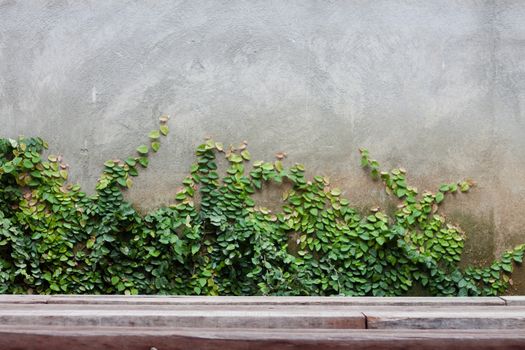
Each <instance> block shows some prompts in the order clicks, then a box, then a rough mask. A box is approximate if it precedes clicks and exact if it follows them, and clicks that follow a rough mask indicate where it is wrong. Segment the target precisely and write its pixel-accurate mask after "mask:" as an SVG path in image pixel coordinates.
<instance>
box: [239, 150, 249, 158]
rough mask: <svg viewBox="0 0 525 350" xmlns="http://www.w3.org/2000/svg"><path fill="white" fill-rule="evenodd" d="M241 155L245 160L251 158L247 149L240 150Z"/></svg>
mask: <svg viewBox="0 0 525 350" xmlns="http://www.w3.org/2000/svg"><path fill="white" fill-rule="evenodd" d="M241 157H243V158H244V159H245V160H250V159H251V155H250V152H248V150H244V151H242V152H241Z"/></svg>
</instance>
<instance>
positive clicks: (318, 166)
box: [0, 0, 525, 293]
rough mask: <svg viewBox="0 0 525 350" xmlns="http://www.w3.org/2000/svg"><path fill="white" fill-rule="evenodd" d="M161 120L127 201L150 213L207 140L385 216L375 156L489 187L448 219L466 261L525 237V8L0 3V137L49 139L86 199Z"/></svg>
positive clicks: (455, 202) (523, 282)
mask: <svg viewBox="0 0 525 350" xmlns="http://www.w3.org/2000/svg"><path fill="white" fill-rule="evenodd" d="M163 113H167V114H170V115H172V116H173V118H172V121H171V126H172V133H171V135H170V136H169V137H168V139H167V140H163V144H164V147H163V148H162V149H161V151H160V152H159V154H157V155H155V157H154V158H153V160H152V163H151V167H150V169H148V170H147V171H146V172H143V173H142V174H141V177H140V178H138V179H137V181H136V185H135V187H134V188H133V189H132V190H131V191H129V194H128V196H129V198H130V199H131V200H132V201H134V202H135V203H136V204H137V206H138V207H140V208H142V209H143V210H147V209H151V208H154V207H158V206H161V205H165V204H168V203H170V202H171V201H172V200H173V197H174V194H175V192H176V188H177V186H178V184H179V182H180V181H181V178H182V177H183V175H184V174H186V172H187V171H188V168H189V165H190V164H191V162H192V161H193V160H194V158H193V150H194V147H195V146H196V145H197V144H198V143H200V141H202V140H203V138H204V137H205V136H213V137H214V138H215V139H217V140H220V141H223V142H225V143H238V142H240V141H242V140H247V141H248V142H249V147H250V150H251V151H252V154H253V155H254V158H258V159H273V155H274V154H275V153H276V152H279V151H286V152H287V153H288V154H289V159H288V162H289V163H294V162H301V163H305V164H306V166H307V168H308V169H310V173H311V174H313V173H322V174H327V175H329V176H331V178H332V180H333V181H335V182H336V183H337V184H339V185H340V186H341V187H342V189H343V190H344V191H345V194H346V195H347V196H348V197H349V198H350V199H351V200H352V201H353V202H354V203H355V204H356V205H358V206H360V207H366V206H368V205H375V204H377V203H385V202H387V201H388V200H387V199H386V198H385V195H384V192H383V191H382V187H381V186H380V185H379V184H376V183H373V182H372V181H370V180H369V179H368V178H367V177H366V175H365V174H364V173H363V172H362V171H361V170H360V169H359V162H358V159H359V156H358V152H357V150H358V148H359V147H367V148H369V149H370V152H371V154H372V155H373V156H374V157H375V158H377V159H378V160H380V161H382V163H383V164H384V165H385V167H393V166H404V167H405V168H406V169H407V170H408V172H409V176H410V178H411V179H412V181H413V182H414V183H415V184H416V185H417V186H418V187H419V188H427V189H435V188H437V186H438V185H439V184H440V183H441V182H448V181H455V180H460V179H463V178H469V177H470V178H473V179H475V180H476V181H477V183H478V186H477V187H476V188H475V189H474V190H473V191H472V192H471V193H469V194H468V195H457V196H456V197H457V198H453V199H451V200H449V201H448V203H446V204H445V208H444V209H445V212H446V213H447V215H448V217H449V218H450V220H452V221H453V222H457V223H459V224H461V225H462V226H463V228H464V229H465V231H466V232H467V249H466V260H467V261H469V262H474V263H481V264H484V263H487V262H488V261H489V260H490V259H492V258H493V257H494V256H497V255H498V254H500V253H501V252H502V251H504V250H505V249H508V248H511V247H512V246H513V245H515V244H518V243H523V242H525V232H524V229H523V228H524V227H525V215H524V214H523V213H524V208H525V206H524V203H525V202H524V200H525V176H524V175H525V147H524V146H525V1H523V0H516V1H511V0H509V1H503V0H501V1H473V0H458V1H451V0H449V1H443V0H435V1H429V0H421V1H417V0H413V1H408V0H406V1H404V0H391V1H371V0H370V1H364V0H363V1H357V0H355V1H350V0H348V1H329V0H326V1H320V0H318V1H316V0H306V1H304V0H296V1H282V0H274V1H240V0H234V1H215V0H200V1H199V0H191V1H174V0H164V1H162V0H157V1H120V0H119V1H117V0H115V1H107V0H105V1H101V0H100V1H66V0H55V1H52V0H46V1H44V0H40V1H37V0H25V1H22V0H20V1H15V0H0V123H1V124H0V125H1V129H0V130H1V135H0V136H4V137H5V136H10V137H15V136H18V135H19V134H24V135H26V136H41V137H43V138H45V139H47V140H48V141H49V143H50V146H51V152H53V153H60V154H63V155H64V157H65V159H66V160H67V161H68V162H69V164H70V165H71V171H72V174H73V176H72V179H73V181H75V182H79V183H81V184H82V185H83V186H84V189H85V190H87V191H88V192H90V191H92V190H91V188H93V186H94V184H95V182H96V179H97V177H98V175H99V173H100V171H101V169H102V163H103V161H104V160H106V159H110V158H118V157H124V156H127V155H128V154H131V153H133V152H134V150H135V147H136V146H137V145H138V144H140V143H143V142H144V141H146V140H147V137H146V135H147V133H148V132H149V131H150V130H151V129H152V128H154V127H155V126H156V122H157V118H158V116H159V115H160V114H163ZM263 197H264V196H263ZM272 198H273V197H272V194H271V193H269V194H267V195H266V197H264V198H262V199H261V200H264V201H266V202H271V201H272ZM516 276H517V277H515V282H516V283H515V287H516V288H517V289H516V290H517V291H520V292H522V293H523V292H525V268H522V269H521V270H520V271H518V273H517V275H516Z"/></svg>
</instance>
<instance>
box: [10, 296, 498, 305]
mask: <svg viewBox="0 0 525 350" xmlns="http://www.w3.org/2000/svg"><path fill="white" fill-rule="evenodd" d="M0 302H1V298H0ZM48 303H50V304H55V303H57V304H130V305H131V304H135V305H139V304H151V305H162V304H167V305H172V304H188V305H198V304H202V305H256V304H260V305H263V304H264V305H347V306H362V305H385V306H386V305H389V306H409V305H410V306H424V305H426V306H445V305H453V306H465V305H505V302H504V301H503V300H502V299H501V298H498V297H389V298H385V297H229V296H224V297H214V296H210V297H200V296H111V295H86V296H80V295H79V296H68V295H61V296H51V297H50V299H49V300H48Z"/></svg>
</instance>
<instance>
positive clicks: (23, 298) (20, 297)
mask: <svg viewBox="0 0 525 350" xmlns="http://www.w3.org/2000/svg"><path fill="white" fill-rule="evenodd" d="M50 298H51V296H50V295H28V294H0V304H4V303H9V304H45V303H47V301H48V300H49V299H50Z"/></svg>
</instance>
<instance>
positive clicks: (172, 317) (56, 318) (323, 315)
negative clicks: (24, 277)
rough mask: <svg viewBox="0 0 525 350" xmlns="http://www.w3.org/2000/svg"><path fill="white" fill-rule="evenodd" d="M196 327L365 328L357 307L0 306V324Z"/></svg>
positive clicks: (363, 318)
mask: <svg viewBox="0 0 525 350" xmlns="http://www.w3.org/2000/svg"><path fill="white" fill-rule="evenodd" d="M17 324H18V325H40V326H59V325H62V326H71V327H74V326H97V327H132V326H136V327H198V328H303V329H308V328H345V329H351V328H365V317H364V316H363V314H362V313H361V312H359V311H351V310H342V311H338V310H323V309H320V308H316V309H315V310H309V309H308V308H303V309H281V308H276V309H260V308H255V309H252V310H250V309H244V310H237V309H231V308H230V309H224V308H220V309H214V308H210V307H203V308H201V309H192V308H184V309H177V308H151V307H144V308H133V309H130V308H123V307H119V306H115V305H114V306H113V307H111V308H82V309H78V308H76V309H68V308H65V309H64V308H56V307H55V308H49V307H44V306H40V307H32V308H26V307H24V308H1V309H0V325H17Z"/></svg>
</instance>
